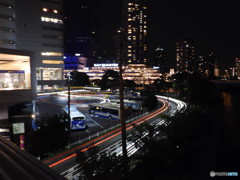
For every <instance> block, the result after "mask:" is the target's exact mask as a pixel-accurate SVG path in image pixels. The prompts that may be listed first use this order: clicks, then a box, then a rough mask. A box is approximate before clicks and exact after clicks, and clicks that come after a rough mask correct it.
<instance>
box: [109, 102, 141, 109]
mask: <svg viewBox="0 0 240 180" xmlns="http://www.w3.org/2000/svg"><path fill="white" fill-rule="evenodd" d="M110 102H112V103H117V104H119V103H120V100H119V99H117V100H116V99H111V100H110ZM123 102H124V106H125V107H131V108H132V109H133V110H137V111H139V110H141V109H142V108H143V107H142V106H143V101H134V100H128V99H124V100H123Z"/></svg>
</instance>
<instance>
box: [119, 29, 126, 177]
mask: <svg viewBox="0 0 240 180" xmlns="http://www.w3.org/2000/svg"><path fill="white" fill-rule="evenodd" d="M117 32H118V38H119V39H118V40H119V49H118V59H119V100H120V102H119V103H120V122H121V133H122V154H123V163H122V164H123V169H124V178H126V176H127V138H126V122H125V113H124V101H123V96H124V94H123V91H124V86H123V76H122V73H123V68H122V65H123V57H122V56H123V55H122V46H123V43H122V35H123V30H122V29H119V30H118V31H117Z"/></svg>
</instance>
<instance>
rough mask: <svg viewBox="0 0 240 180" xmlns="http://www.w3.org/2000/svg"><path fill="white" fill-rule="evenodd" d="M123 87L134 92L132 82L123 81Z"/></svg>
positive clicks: (134, 86)
mask: <svg viewBox="0 0 240 180" xmlns="http://www.w3.org/2000/svg"><path fill="white" fill-rule="evenodd" d="M123 84H124V87H126V88H128V89H129V90H135V88H136V83H135V81H133V80H124V81H123Z"/></svg>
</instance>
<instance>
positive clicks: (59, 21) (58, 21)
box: [41, 17, 63, 24]
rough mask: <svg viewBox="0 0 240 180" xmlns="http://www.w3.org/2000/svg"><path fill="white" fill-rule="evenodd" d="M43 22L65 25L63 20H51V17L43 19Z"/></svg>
mask: <svg viewBox="0 0 240 180" xmlns="http://www.w3.org/2000/svg"><path fill="white" fill-rule="evenodd" d="M41 21H42V22H51V23H56V24H63V21H62V20H61V19H56V18H50V17H41Z"/></svg>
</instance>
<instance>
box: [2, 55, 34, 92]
mask: <svg viewBox="0 0 240 180" xmlns="http://www.w3.org/2000/svg"><path fill="white" fill-rule="evenodd" d="M30 77H31V71H30V57H29V56H20V55H12V54H1V53H0V90H13V89H30V88H31V80H30Z"/></svg>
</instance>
